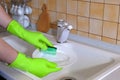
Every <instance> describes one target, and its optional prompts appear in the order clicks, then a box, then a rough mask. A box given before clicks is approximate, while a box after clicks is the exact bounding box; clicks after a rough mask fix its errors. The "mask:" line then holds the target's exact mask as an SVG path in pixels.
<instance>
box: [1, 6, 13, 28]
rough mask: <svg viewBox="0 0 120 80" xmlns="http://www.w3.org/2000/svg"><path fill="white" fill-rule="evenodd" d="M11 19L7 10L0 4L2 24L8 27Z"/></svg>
mask: <svg viewBox="0 0 120 80" xmlns="http://www.w3.org/2000/svg"><path fill="white" fill-rule="evenodd" d="M11 20H12V18H11V17H10V16H9V15H8V14H7V13H6V12H5V10H4V9H3V8H2V6H1V5H0V25H1V26H2V27H4V28H7V26H8V24H9V23H10V21H11Z"/></svg>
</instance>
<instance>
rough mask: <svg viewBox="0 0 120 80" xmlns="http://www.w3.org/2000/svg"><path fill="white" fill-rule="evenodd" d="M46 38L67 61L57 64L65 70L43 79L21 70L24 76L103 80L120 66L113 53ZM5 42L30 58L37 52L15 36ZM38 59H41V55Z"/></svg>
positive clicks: (116, 56) (50, 79)
mask: <svg viewBox="0 0 120 80" xmlns="http://www.w3.org/2000/svg"><path fill="white" fill-rule="evenodd" d="M46 36H47V37H48V38H49V39H50V40H51V41H52V42H53V44H54V45H55V46H56V47H57V49H58V51H57V54H62V55H64V56H65V57H66V58H67V59H66V58H65V59H63V61H58V62H56V63H58V65H59V66H60V67H62V68H63V69H62V70H61V71H59V72H55V73H51V74H49V75H48V76H46V77H44V78H42V79H40V78H38V77H36V76H34V75H32V74H30V73H26V72H23V71H20V70H19V71H20V72H22V73H23V74H25V75H27V76H29V77H32V78H33V79H34V80H102V79H103V78H104V77H106V76H107V75H109V74H110V73H112V72H113V71H114V70H115V69H117V67H118V65H119V64H118V62H119V59H118V58H120V57H119V55H118V54H115V53H113V52H109V51H106V50H103V49H99V48H96V47H92V46H89V45H86V44H83V43H77V42H74V41H68V42H67V43H63V44H59V43H56V40H55V39H54V37H53V36H49V35H46ZM4 40H5V41H6V42H7V43H9V44H10V45H11V46H12V47H14V48H15V49H17V50H18V51H21V52H23V53H26V54H27V55H28V56H31V57H33V54H35V52H36V49H35V48H34V47H33V46H31V45H29V44H27V43H26V42H24V41H23V40H20V39H18V38H16V37H14V36H10V37H6V38H4ZM32 53H33V54H32ZM36 57H39V55H38V56H36ZM60 57H61V56H60ZM61 58H62V57H61ZM53 61H54V60H53Z"/></svg>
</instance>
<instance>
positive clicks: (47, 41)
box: [40, 35, 53, 47]
mask: <svg viewBox="0 0 120 80" xmlns="http://www.w3.org/2000/svg"><path fill="white" fill-rule="evenodd" d="M41 37H42V38H40V41H43V42H44V43H46V44H47V46H51V47H52V46H53V44H52V43H51V42H50V41H49V40H48V39H47V38H46V37H45V36H44V35H42V36H41Z"/></svg>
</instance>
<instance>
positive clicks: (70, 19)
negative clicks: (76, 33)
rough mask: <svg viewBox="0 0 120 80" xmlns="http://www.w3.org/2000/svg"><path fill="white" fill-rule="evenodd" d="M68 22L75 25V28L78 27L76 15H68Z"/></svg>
mask: <svg viewBox="0 0 120 80" xmlns="http://www.w3.org/2000/svg"><path fill="white" fill-rule="evenodd" d="M67 22H68V23H69V24H71V25H72V26H73V29H77V16H76V15H70V14H68V15H67Z"/></svg>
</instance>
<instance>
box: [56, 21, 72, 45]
mask: <svg viewBox="0 0 120 80" xmlns="http://www.w3.org/2000/svg"><path fill="white" fill-rule="evenodd" d="M58 25H60V26H58V27H57V42H58V43H65V42H67V39H68V36H69V33H70V30H71V29H72V28H73V27H72V25H69V24H68V23H67V22H63V23H62V24H60V23H59V22H58Z"/></svg>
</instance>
